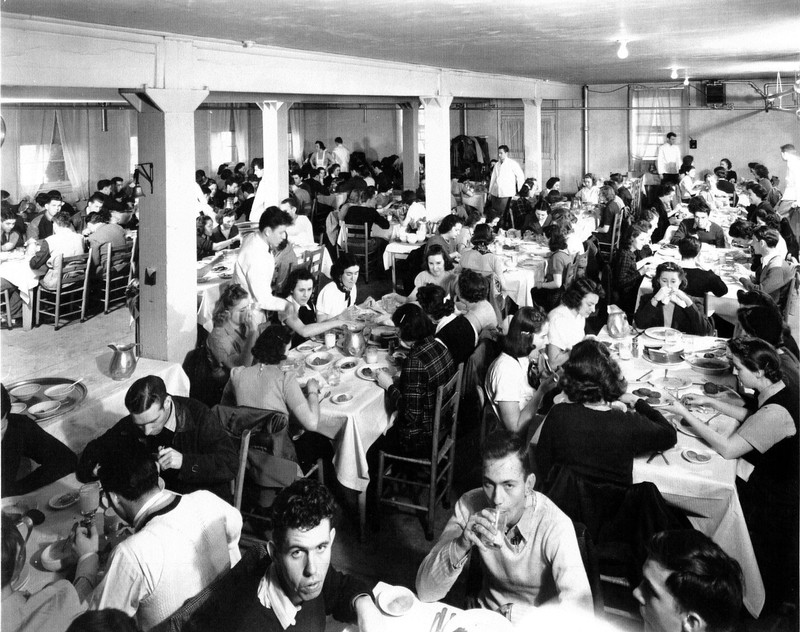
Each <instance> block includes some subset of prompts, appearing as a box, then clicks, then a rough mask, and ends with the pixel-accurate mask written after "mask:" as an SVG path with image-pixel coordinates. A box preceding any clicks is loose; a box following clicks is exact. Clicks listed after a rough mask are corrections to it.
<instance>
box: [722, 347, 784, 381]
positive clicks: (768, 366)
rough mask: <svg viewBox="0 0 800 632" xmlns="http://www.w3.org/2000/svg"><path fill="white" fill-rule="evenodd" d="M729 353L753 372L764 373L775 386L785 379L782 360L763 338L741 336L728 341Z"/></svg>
mask: <svg viewBox="0 0 800 632" xmlns="http://www.w3.org/2000/svg"><path fill="white" fill-rule="evenodd" d="M728 351H730V353H731V355H733V356H736V358H737V359H738V360H739V362H741V363H742V364H743V365H744V366H745V367H746V368H747V369H748V370H750V371H752V372H754V373H755V372H756V371H763V372H764V377H766V378H767V379H768V380H769V381H770V382H772V383H773V384H774V383H775V382H778V381H779V380H782V379H783V372H782V371H781V360H780V358H779V357H778V352H777V351H776V350H775V347H773V346H772V345H771V344H769V343H768V342H767V341H766V340H761V338H748V337H744V336H740V337H738V338H733V339H732V340H729V341H728Z"/></svg>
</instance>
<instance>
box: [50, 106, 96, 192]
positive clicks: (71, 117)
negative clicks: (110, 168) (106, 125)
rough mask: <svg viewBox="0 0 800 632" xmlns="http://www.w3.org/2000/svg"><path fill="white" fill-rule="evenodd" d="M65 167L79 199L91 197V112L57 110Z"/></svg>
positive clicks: (73, 190)
mask: <svg viewBox="0 0 800 632" xmlns="http://www.w3.org/2000/svg"><path fill="white" fill-rule="evenodd" d="M56 117H57V118H58V130H59V133H60V134H61V147H62V148H63V150H64V167H65V168H66V170H67V177H68V178H69V182H70V184H71V185H72V192H73V194H74V195H75V197H76V198H77V199H78V200H85V199H86V198H88V197H89V112H88V111H87V110H56Z"/></svg>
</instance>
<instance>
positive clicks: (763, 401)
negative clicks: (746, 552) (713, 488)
mask: <svg viewBox="0 0 800 632" xmlns="http://www.w3.org/2000/svg"><path fill="white" fill-rule="evenodd" d="M728 352H729V357H730V359H731V361H732V362H733V366H734V368H735V369H736V373H737V375H738V378H739V380H740V383H741V385H742V387H743V388H746V389H752V390H753V391H754V392H755V394H756V395H757V397H756V398H755V401H753V398H752V397H751V396H748V397H747V401H746V403H745V405H743V406H739V405H736V404H732V403H730V402H723V401H722V400H717V399H715V398H712V397H708V396H706V395H700V394H694V393H690V394H687V395H686V396H685V397H684V399H683V401H675V402H674V403H672V404H670V405H669V406H667V410H669V411H671V412H674V413H677V414H678V415H680V416H681V417H682V418H683V420H684V421H685V422H686V423H687V424H688V425H689V426H690V427H691V428H692V430H693V431H694V432H695V433H697V435H698V436H699V437H700V438H701V439H703V440H704V441H705V442H707V443H708V445H710V446H711V448H712V449H713V450H716V451H717V452H718V453H719V454H720V455H722V457H724V458H726V459H736V458H739V457H743V458H744V459H745V460H747V461H748V462H749V463H751V464H752V465H753V466H755V469H754V470H753V472H752V474H751V475H750V477H749V478H748V480H747V482H746V483H745V482H743V483H742V484H741V485H740V486H738V487H739V498H740V499H741V502H742V510H743V512H744V516H745V520H746V522H747V527H748V530H749V531H750V533H751V534H752V540H753V549H754V551H755V554H756V559H757V560H758V567H759V569H760V570H761V574H762V577H763V579H764V586H765V589H766V597H767V604H766V607H767V611H770V610H772V609H774V608H776V607H777V606H779V605H780V604H781V603H782V602H783V601H788V602H793V603H795V604H796V603H797V580H798V539H797V530H798V522H799V521H800V517H799V516H798V503H797V495H798V489H799V483H798V434H797V426H798V420H799V419H800V409H799V408H798V399H799V398H800V393H798V391H797V389H796V388H794V389H790V388H789V386H788V385H787V384H786V383H785V382H784V381H783V370H782V369H781V360H780V358H779V356H778V353H777V351H776V350H775V348H774V347H773V346H772V345H771V344H769V343H768V342H765V341H763V340H761V339H759V338H734V339H732V340H730V341H728ZM688 405H697V406H710V407H711V408H713V409H715V410H718V411H719V412H721V413H723V414H725V415H728V416H730V417H733V419H735V420H736V421H737V422H739V424H740V425H739V426H738V428H737V429H736V430H735V431H734V432H733V433H732V434H730V435H725V434H719V433H717V432H716V431H715V430H713V429H712V428H710V427H709V426H708V425H707V424H705V423H704V422H702V421H700V420H699V419H698V418H697V417H695V415H694V414H693V413H692V412H690V411H689V410H688V409H687V408H686V406H688Z"/></svg>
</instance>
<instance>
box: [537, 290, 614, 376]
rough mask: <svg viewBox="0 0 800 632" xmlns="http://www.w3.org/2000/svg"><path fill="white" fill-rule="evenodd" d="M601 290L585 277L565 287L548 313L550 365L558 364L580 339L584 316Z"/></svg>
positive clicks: (581, 337)
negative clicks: (559, 300) (557, 301)
mask: <svg viewBox="0 0 800 632" xmlns="http://www.w3.org/2000/svg"><path fill="white" fill-rule="evenodd" d="M602 295H603V290H602V289H601V287H600V286H599V284H597V283H595V282H594V281H591V280H589V279H587V278H585V277H584V278H580V279H576V280H575V281H573V282H572V283H571V284H570V285H569V287H567V289H566V290H565V291H564V295H563V296H562V297H561V304H560V305H559V306H558V307H556V308H555V309H554V310H552V311H551V312H550V313H549V314H548V315H547V320H548V322H549V323H550V334H549V342H548V344H547V359H548V360H549V361H550V366H552V367H553V368H556V369H557V368H558V367H560V366H561V365H562V364H564V362H566V360H567V358H568V357H569V352H570V351H571V350H572V347H574V346H575V345H576V344H578V343H579V342H580V341H581V340H583V338H584V336H585V333H584V330H585V328H586V319H587V318H588V317H589V316H591V315H592V314H593V313H594V310H595V308H596V307H597V303H598V301H599V300H600V297H601V296H602Z"/></svg>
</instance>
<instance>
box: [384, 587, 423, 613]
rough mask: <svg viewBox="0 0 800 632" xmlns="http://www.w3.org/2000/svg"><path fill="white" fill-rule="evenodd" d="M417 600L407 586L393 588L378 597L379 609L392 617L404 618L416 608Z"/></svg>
mask: <svg viewBox="0 0 800 632" xmlns="http://www.w3.org/2000/svg"><path fill="white" fill-rule="evenodd" d="M416 601H417V598H416V597H415V596H414V593H412V592H411V591H410V590H409V589H408V588H406V587H405V586H392V587H390V588H387V589H386V590H384V591H381V594H379V595H378V607H379V608H380V609H381V611H382V612H383V613H384V614H388V615H389V616H390V617H402V616H403V615H404V614H406V613H407V612H408V611H409V610H411V608H413V607H414V604H415V603H416Z"/></svg>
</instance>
